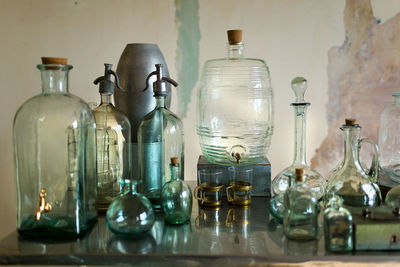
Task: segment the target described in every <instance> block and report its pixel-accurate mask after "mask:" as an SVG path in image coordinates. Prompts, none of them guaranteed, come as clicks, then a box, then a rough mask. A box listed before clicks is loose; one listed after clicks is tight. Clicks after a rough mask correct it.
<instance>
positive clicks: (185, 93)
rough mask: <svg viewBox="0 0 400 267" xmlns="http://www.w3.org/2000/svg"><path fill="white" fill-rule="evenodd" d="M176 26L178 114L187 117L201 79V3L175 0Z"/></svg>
mask: <svg viewBox="0 0 400 267" xmlns="http://www.w3.org/2000/svg"><path fill="white" fill-rule="evenodd" d="M175 8H176V11H175V24H176V26H177V28H178V40H177V50H176V59H175V62H176V70H177V74H178V82H179V85H180V87H179V89H178V93H177V95H178V114H179V115H180V116H181V118H184V117H186V114H187V111H188V105H189V103H190V98H191V95H192V92H193V89H194V88H195V86H196V82H197V79H198V77H199V49H200V47H199V41H200V38H201V35H200V26H199V3H198V1H197V0H175Z"/></svg>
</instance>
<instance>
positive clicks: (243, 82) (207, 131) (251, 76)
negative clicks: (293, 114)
mask: <svg viewBox="0 0 400 267" xmlns="http://www.w3.org/2000/svg"><path fill="white" fill-rule="evenodd" d="M228 41H229V43H228V46H227V56H226V58H220V59H212V60H208V61H207V62H206V63H205V65H204V68H203V72H202V77H201V83H200V89H199V92H198V96H197V97H198V101H197V134H198V136H199V141H200V147H201V150H202V152H203V155H204V156H205V157H206V158H207V160H208V161H209V162H210V163H216V164H221V165H228V166H230V165H233V164H238V163H240V164H241V165H247V164H254V163H259V162H262V161H263V160H265V157H266V153H267V151H268V149H269V146H270V144H271V137H272V134H273V129H274V123H273V117H274V107H273V91H272V85H271V79H270V74H269V69H268V66H267V65H266V63H265V61H264V60H261V59H255V58H245V57H244V44H243V43H242V31H241V30H231V31H228Z"/></svg>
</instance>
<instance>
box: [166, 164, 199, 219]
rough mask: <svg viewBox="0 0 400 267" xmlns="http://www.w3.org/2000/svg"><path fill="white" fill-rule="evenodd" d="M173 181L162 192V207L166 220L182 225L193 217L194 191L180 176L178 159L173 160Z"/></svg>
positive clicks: (171, 167) (171, 166)
mask: <svg viewBox="0 0 400 267" xmlns="http://www.w3.org/2000/svg"><path fill="white" fill-rule="evenodd" d="M170 169H171V180H170V181H168V182H166V183H165V185H164V186H163V188H162V191H161V207H162V210H163V212H164V218H165V220H166V221H167V222H169V223H171V224H182V223H186V222H187V221H189V220H190V217H191V215H192V200H193V196H192V190H191V189H190V187H189V185H188V184H187V183H185V182H184V181H182V180H181V179H180V176H179V163H178V158H171V165H170Z"/></svg>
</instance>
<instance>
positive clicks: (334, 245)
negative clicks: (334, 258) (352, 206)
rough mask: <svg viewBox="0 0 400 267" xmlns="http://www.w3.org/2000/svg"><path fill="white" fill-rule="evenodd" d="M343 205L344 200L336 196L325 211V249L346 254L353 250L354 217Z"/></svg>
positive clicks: (331, 199)
mask: <svg viewBox="0 0 400 267" xmlns="http://www.w3.org/2000/svg"><path fill="white" fill-rule="evenodd" d="M342 204H343V199H342V198H341V197H339V196H337V195H334V196H332V197H331V198H330V200H329V202H328V205H327V206H328V208H327V209H326V210H325V211H324V233H325V249H326V250H328V251H332V252H345V251H350V250H352V249H353V237H352V234H353V225H352V216H351V213H350V212H349V211H348V210H347V209H346V208H343V206H342Z"/></svg>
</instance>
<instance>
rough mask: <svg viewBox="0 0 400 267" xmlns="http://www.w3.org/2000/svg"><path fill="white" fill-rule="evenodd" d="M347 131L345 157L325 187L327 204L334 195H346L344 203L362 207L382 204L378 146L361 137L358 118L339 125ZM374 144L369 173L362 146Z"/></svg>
mask: <svg viewBox="0 0 400 267" xmlns="http://www.w3.org/2000/svg"><path fill="white" fill-rule="evenodd" d="M340 129H341V130H342V131H343V133H344V159H343V160H342V162H341V163H340V164H339V165H338V167H336V168H335V170H334V171H332V172H331V175H330V177H329V180H328V182H327V185H326V188H325V203H326V202H327V201H328V200H329V198H330V197H331V196H332V195H333V194H336V195H339V196H340V197H342V198H343V203H344V205H349V206H356V207H363V206H376V205H380V203H381V201H382V197H381V192H380V190H379V187H378V185H377V182H378V171H379V150H378V146H377V145H376V144H375V143H374V141H372V140H371V139H369V138H363V139H360V129H361V127H360V126H359V125H358V124H356V120H355V119H346V120H345V124H344V125H343V126H342V127H341V128H340ZM364 142H367V143H369V144H371V146H372V148H373V150H374V155H373V158H372V163H371V168H370V169H369V171H368V172H366V171H365V170H364V169H363V168H362V166H361V164H360V159H359V152H360V149H361V145H362V144H363V143H364Z"/></svg>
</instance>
